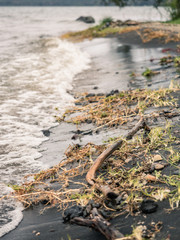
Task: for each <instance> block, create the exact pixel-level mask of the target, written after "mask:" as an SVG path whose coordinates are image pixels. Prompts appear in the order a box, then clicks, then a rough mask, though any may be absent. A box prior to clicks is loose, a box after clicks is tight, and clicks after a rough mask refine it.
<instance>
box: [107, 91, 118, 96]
mask: <svg viewBox="0 0 180 240" xmlns="http://www.w3.org/2000/svg"><path fill="white" fill-rule="evenodd" d="M118 93H119V90H118V89H116V90H112V91H111V92H110V93H108V94H106V97H109V96H112V95H114V94H118Z"/></svg>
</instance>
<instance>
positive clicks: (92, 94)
mask: <svg viewBox="0 0 180 240" xmlns="http://www.w3.org/2000/svg"><path fill="white" fill-rule="evenodd" d="M95 96H96V94H95V93H88V94H87V95H86V97H87V98H88V97H95Z"/></svg>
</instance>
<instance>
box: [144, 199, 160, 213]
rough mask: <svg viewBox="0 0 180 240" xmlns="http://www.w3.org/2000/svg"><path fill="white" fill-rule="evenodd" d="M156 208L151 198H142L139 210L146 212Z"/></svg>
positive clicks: (153, 210) (154, 210) (156, 205)
mask: <svg viewBox="0 0 180 240" xmlns="http://www.w3.org/2000/svg"><path fill="white" fill-rule="evenodd" d="M157 208H158V204H157V203H156V202H154V201H153V200H143V201H142V203H141V207H140V209H141V211H142V212H143V213H146V214H148V213H153V212H156V211H157Z"/></svg>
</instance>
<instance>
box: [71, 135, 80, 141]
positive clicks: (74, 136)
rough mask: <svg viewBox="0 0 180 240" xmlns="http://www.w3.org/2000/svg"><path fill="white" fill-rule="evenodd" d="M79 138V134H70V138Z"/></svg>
mask: <svg viewBox="0 0 180 240" xmlns="http://www.w3.org/2000/svg"><path fill="white" fill-rule="evenodd" d="M78 138H79V134H74V135H73V136H72V138H71V139H72V140H77V139H78Z"/></svg>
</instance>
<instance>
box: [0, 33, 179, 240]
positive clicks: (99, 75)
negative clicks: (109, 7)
mask: <svg viewBox="0 0 180 240" xmlns="http://www.w3.org/2000/svg"><path fill="white" fill-rule="evenodd" d="M135 37H136V38H135ZM119 39H120V40H121V41H122V42H124V43H126V44H128V45H131V44H133V45H134V44H137V47H141V48H142V47H144V44H142V43H141V41H139V39H137V36H134V33H128V34H126V35H122V36H119ZM90 44H91V43H90ZM92 44H93V42H92ZM176 45H177V43H173V44H172V43H170V44H168V45H166V46H165V48H166V47H170V48H172V47H175V46H176ZM157 46H158V47H162V48H164V46H163V45H162V44H161V43H159V42H158V44H157V42H156V41H153V42H151V43H149V44H147V45H146V48H148V47H151V48H152V47H154V48H156V47H157ZM83 48H84V50H85V49H86V48H85V45H84V46H83ZM99 59H100V57H99ZM99 59H98V61H99ZM98 61H97V58H96V57H94V59H93V62H92V66H93V68H92V69H90V70H88V71H86V72H85V73H82V74H80V75H79V76H77V77H76V80H75V81H74V91H73V92H83V91H84V90H87V91H88V92H96V93H98V92H109V91H110V90H112V89H117V88H118V89H119V90H121V89H128V87H126V86H125V87H124V85H123V84H121V82H119V78H120V77H119V76H120V75H121V72H119V73H118V74H116V72H117V71H118V69H117V68H116V67H118V64H119V63H117V62H116V63H115V64H114V67H112V68H113V69H112V71H111V66H107V67H106V65H104V64H103V63H104V59H103V58H101V62H99V65H97V62H98ZM110 61H111V60H110ZM105 62H106V64H107V63H108V60H107V59H106V61H105ZM95 63H96V64H95ZM112 66H113V64H112ZM111 79H112V81H111ZM117 83H118V84H117ZM94 86H97V87H98V88H97V89H93V88H94ZM177 121H179V119H178V118H177V119H176V122H177ZM85 128H87V129H89V128H91V126H90V125H88V126H85ZM74 129H76V127H75V126H72V129H69V127H68V129H67V126H65V125H64V123H63V124H60V125H59V126H58V127H56V128H52V129H50V140H49V141H48V142H45V143H43V144H42V145H41V146H40V150H41V151H43V149H46V148H47V150H44V152H43V157H42V161H43V162H44V163H46V164H47V163H49V166H51V165H54V164H57V163H58V162H59V161H60V160H61V159H62V157H63V152H64V150H65V149H66V147H67V146H68V145H69V144H70V143H71V142H72V140H71V137H72V132H70V131H72V130H74ZM113 131H114V130H113ZM113 131H109V132H108V133H107V132H106V133H103V134H102V136H101V135H95V136H86V137H84V139H83V144H84V143H86V142H88V141H91V142H92V141H93V142H99V143H101V142H102V140H105V139H106V138H108V137H109V136H115V134H116V136H118V135H119V132H120V130H115V131H114V132H113ZM122 134H123V132H121V134H120V135H122ZM42 207H43V206H42V205H38V206H34V207H33V208H31V209H28V210H25V211H24V219H23V220H22V222H21V223H20V224H19V226H18V227H17V228H16V229H15V230H13V231H11V232H10V233H8V234H7V235H5V236H4V237H2V240H10V239H11V240H33V239H39V240H40V239H42V240H50V239H53V240H60V239H61V238H62V239H68V235H69V236H70V237H71V239H72V240H75V239H81V240H84V239H86V240H88V239H89V240H90V239H94V240H101V239H105V238H104V237H103V236H102V235H101V234H100V233H98V232H95V231H93V230H91V229H88V228H86V227H79V226H75V225H69V224H63V221H62V216H61V212H58V211H57V209H55V208H53V209H49V210H47V211H45V212H44V213H43V215H41V214H40V210H41V209H42ZM168 208H169V204H168V202H167V201H163V202H158V209H157V212H155V213H151V214H143V215H140V216H137V217H133V216H127V214H126V215H122V216H120V217H118V218H116V219H113V220H112V221H111V222H112V224H114V226H115V227H117V229H119V230H120V232H122V233H123V234H124V235H126V234H130V233H132V225H133V226H135V225H138V223H139V222H143V225H145V224H146V225H148V224H150V223H151V222H156V223H157V222H158V221H162V222H163V228H162V230H161V232H160V234H159V235H157V237H156V238H155V239H172V240H179V236H180V228H179V225H180V219H179V211H178V210H174V211H172V212H171V214H168V212H166V211H165V210H164V209H168ZM168 236H169V238H167V237H168Z"/></svg>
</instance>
